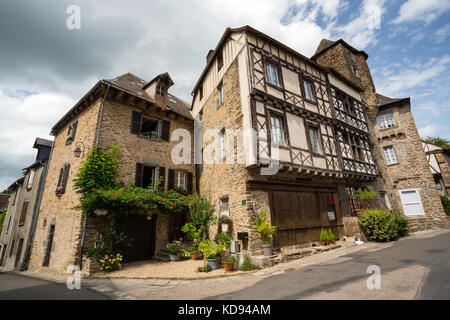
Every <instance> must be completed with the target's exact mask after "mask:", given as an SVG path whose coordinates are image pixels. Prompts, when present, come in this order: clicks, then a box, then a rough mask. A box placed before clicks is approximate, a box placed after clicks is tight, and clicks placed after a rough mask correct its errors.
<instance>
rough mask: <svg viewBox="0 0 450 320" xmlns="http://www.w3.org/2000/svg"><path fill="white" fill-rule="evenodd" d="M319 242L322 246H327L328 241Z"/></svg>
mask: <svg viewBox="0 0 450 320" xmlns="http://www.w3.org/2000/svg"><path fill="white" fill-rule="evenodd" d="M320 244H321V245H322V246H327V245H328V241H320Z"/></svg>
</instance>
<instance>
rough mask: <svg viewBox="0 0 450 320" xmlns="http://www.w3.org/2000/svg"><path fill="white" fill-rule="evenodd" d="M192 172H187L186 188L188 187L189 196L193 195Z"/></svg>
mask: <svg viewBox="0 0 450 320" xmlns="http://www.w3.org/2000/svg"><path fill="white" fill-rule="evenodd" d="M192 177H193V175H192V172H187V173H186V180H187V181H186V187H187V192H188V194H191V193H192Z"/></svg>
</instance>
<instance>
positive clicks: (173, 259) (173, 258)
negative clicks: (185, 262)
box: [169, 254, 180, 261]
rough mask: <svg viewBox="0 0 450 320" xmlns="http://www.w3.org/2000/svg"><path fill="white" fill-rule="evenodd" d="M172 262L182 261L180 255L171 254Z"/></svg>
mask: <svg viewBox="0 0 450 320" xmlns="http://www.w3.org/2000/svg"><path fill="white" fill-rule="evenodd" d="M169 258H170V261H178V260H180V255H179V254H169Z"/></svg>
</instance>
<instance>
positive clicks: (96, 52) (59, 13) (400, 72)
mask: <svg viewBox="0 0 450 320" xmlns="http://www.w3.org/2000/svg"><path fill="white" fill-rule="evenodd" d="M70 5H78V6H79V8H80V10H81V29H79V30H77V29H75V30H70V29H68V28H67V26H66V21H67V19H68V18H69V15H70V14H67V8H68V7H69V6H70ZM243 25H251V26H252V27H254V28H257V29H259V30H261V31H262V32H264V33H266V34H268V35H270V36H272V37H274V38H276V39H278V40H280V41H281V42H283V43H285V44H287V45H289V46H290V47H292V48H294V49H296V50H297V51H299V52H301V53H302V54H304V55H306V56H311V55H312V54H313V53H314V51H315V49H316V47H317V45H318V44H319V42H320V40H321V39H322V38H328V39H332V40H337V39H339V38H343V39H345V40H346V41H347V42H349V43H350V44H351V45H353V46H354V47H356V48H358V49H362V50H365V51H366V52H367V53H368V54H369V60H368V63H369V65H370V67H371V70H372V74H373V78H374V81H375V85H376V87H377V91H378V92H380V93H382V94H384V95H388V96H392V97H407V96H411V98H412V109H413V114H414V117H415V120H416V124H417V127H418V128H419V131H420V133H421V135H423V136H427V135H440V136H442V137H445V138H447V139H450V130H449V123H450V104H449V101H450V93H449V90H448V85H449V80H450V79H449V78H450V76H449V72H448V71H449V69H450V52H449V44H448V43H449V40H450V39H449V34H450V0H427V1H422V0H393V1H392V0H391V1H384V0H365V1H349V0H278V1H275V0H258V1H249V0H227V1H216V0H208V1H206V0H202V1H200V0H179V1H175V0H172V1H168V0H161V1H159V0H152V1H143V0H142V1H141V0H129V1H114V0H108V1H106V0H103V1H100V0H98V1H87V0H86V1H77V0H71V1H65V0H42V1H34V0H28V1H27V0H14V1H13V0H8V1H7V0H3V1H1V2H0V130H1V134H0V191H1V190H3V189H4V188H5V187H7V186H8V185H9V184H11V183H12V182H13V181H14V180H15V179H17V178H19V177H20V176H21V169H22V168H24V167H26V166H27V165H29V164H30V163H32V162H33V160H34V157H35V150H34V149H32V145H33V142H34V139H35V137H37V136H39V137H43V138H50V139H51V137H50V136H49V135H48V134H49V131H50V128H51V127H52V125H53V124H55V123H56V121H57V120H58V119H59V118H60V117H61V116H62V115H63V114H64V113H65V112H66V111H67V110H68V109H69V108H70V107H72V106H73V104H74V103H75V102H76V101H77V100H78V99H79V98H80V97H82V96H83V95H84V94H85V93H86V92H87V91H88V90H89V89H90V88H91V87H92V86H93V85H94V84H95V83H96V82H97V81H98V80H99V79H111V78H114V77H116V76H118V75H120V74H123V73H126V72H132V73H134V74H136V75H137V76H140V77H141V78H143V79H146V80H151V79H152V78H153V77H154V76H155V75H156V74H158V73H161V72H166V71H168V72H169V73H170V75H171V77H172V78H173V80H174V81H175V85H174V86H173V87H172V88H171V91H172V93H174V94H176V95H178V96H179V97H180V98H183V99H185V100H186V101H188V102H190V101H191V96H190V92H191V91H192V88H193V86H194V84H195V82H196V80H197V78H198V76H199V75H200V73H201V71H202V69H203V67H204V64H205V56H206V53H207V52H208V50H209V49H211V48H214V47H215V46H216V44H217V42H218V41H219V39H220V37H221V35H222V34H223V32H224V30H225V28H226V27H228V26H229V27H240V26H243Z"/></svg>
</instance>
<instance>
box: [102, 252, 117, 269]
mask: <svg viewBox="0 0 450 320" xmlns="http://www.w3.org/2000/svg"><path fill="white" fill-rule="evenodd" d="M122 260H123V256H122V255H121V254H120V253H117V254H115V255H105V256H104V257H103V258H102V259H100V260H99V262H100V270H102V271H106V272H111V271H115V270H119V269H120V268H122V265H121V264H120V263H121V262H122Z"/></svg>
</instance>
